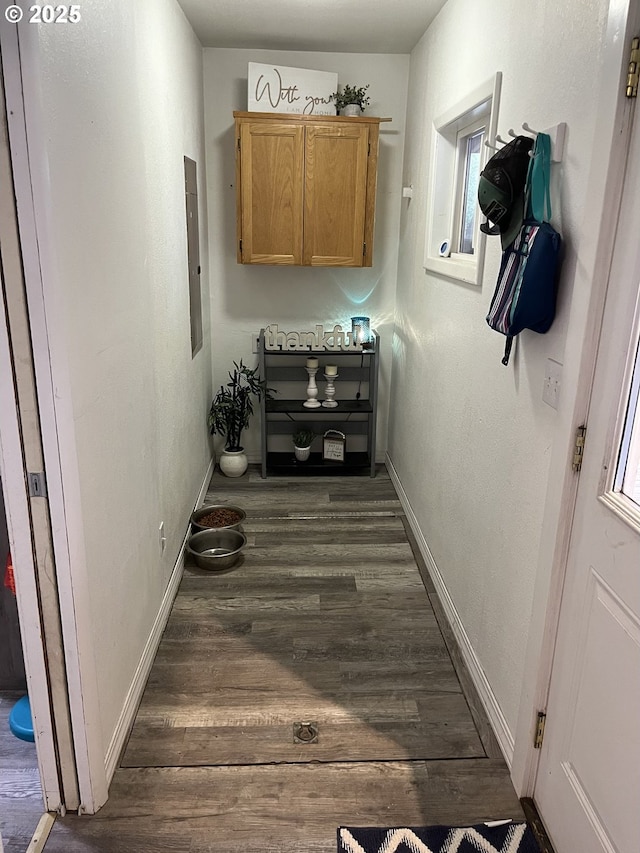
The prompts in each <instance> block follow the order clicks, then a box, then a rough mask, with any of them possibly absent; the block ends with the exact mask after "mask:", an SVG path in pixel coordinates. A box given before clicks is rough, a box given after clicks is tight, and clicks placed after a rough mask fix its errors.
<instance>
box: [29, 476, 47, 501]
mask: <svg viewBox="0 0 640 853" xmlns="http://www.w3.org/2000/svg"><path fill="white" fill-rule="evenodd" d="M27 477H28V480H29V495H30V496H31V497H32V498H46V496H47V480H46V478H45V476H44V474H34V473H32V472H31V471H30V472H29V473H28V475H27Z"/></svg>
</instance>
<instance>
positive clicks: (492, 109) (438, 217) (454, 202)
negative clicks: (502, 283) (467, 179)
mask: <svg viewBox="0 0 640 853" xmlns="http://www.w3.org/2000/svg"><path fill="white" fill-rule="evenodd" d="M501 85H502V73H501V72H499V71H498V72H496V74H495V75H494V76H493V77H491V78H490V79H489V80H487V81H485V82H484V83H483V84H482V85H480V86H478V87H477V88H476V89H474V90H473V91H472V92H470V93H469V94H468V95H467V96H466V97H465V98H463V99H462V100H460V101H458V103H457V104H455V105H454V106H453V107H451V109H449V110H447V112H446V113H443V114H442V115H440V116H438V117H437V118H436V119H435V121H434V123H433V140H432V145H431V164H430V182H429V199H428V215H427V228H426V238H425V251H424V268H425V269H426V270H428V271H429V272H432V273H436V274H438V275H441V276H444V277H446V278H450V279H453V280H456V281H462V282H464V283H465V284H472V285H480V284H482V270H483V268H484V255H485V244H486V235H485V234H483V233H482V232H481V231H480V230H479V226H480V221H481V214H480V211H479V210H478V216H477V217H476V227H477V228H478V234H477V237H476V240H475V249H476V251H475V252H474V254H472V255H470V254H466V253H464V254H463V253H460V252H457V251H455V249H457V248H458V243H459V234H458V233H457V232H458V231H459V230H460V229H459V225H458V223H459V217H460V213H459V210H460V207H461V203H462V199H461V196H462V192H463V187H464V181H463V180H462V179H461V176H460V172H461V170H462V169H463V168H464V163H465V160H466V148H464V147H463V145H462V144H461V143H462V140H463V139H465V138H466V137H467V136H470V135H471V134H472V133H474V132H475V130H476V129H478V128H479V127H482V126H484V127H485V128H486V130H485V140H488V141H490V142H491V141H493V140H494V139H495V136H496V130H497V125H498V106H499V102H500V89H501ZM483 149H484V151H483V154H482V166H483V167H484V164H485V163H486V161H487V159H488V158H489V156H490V153H491V152H490V151H489V149H488V148H487V146H486V145H483ZM452 241H453V242H452ZM444 242H447V243H448V245H449V248H453V249H454V251H452V252H451V253H450V254H449V256H448V257H446V256H443V255H442V254H441V251H440V250H441V246H442V244H443V243H444ZM445 254H446V253H445Z"/></svg>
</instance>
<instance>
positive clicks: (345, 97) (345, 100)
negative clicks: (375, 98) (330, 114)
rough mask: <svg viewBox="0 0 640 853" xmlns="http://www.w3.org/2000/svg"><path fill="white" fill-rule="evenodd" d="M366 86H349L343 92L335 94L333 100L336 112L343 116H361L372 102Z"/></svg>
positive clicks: (345, 86) (343, 88) (344, 87)
mask: <svg viewBox="0 0 640 853" xmlns="http://www.w3.org/2000/svg"><path fill="white" fill-rule="evenodd" d="M368 88H369V83H367V85H366V86H348V85H344V86H343V87H342V91H341V92H334V93H333V95H331V97H332V98H333V100H334V102H335V105H336V110H337V111H338V113H340V115H342V116H359V115H361V114H362V113H363V112H364V108H365V107H366V106H367V105H368V104H369V103H370V102H371V98H369V97H368V96H367V89H368Z"/></svg>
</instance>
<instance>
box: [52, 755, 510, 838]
mask: <svg viewBox="0 0 640 853" xmlns="http://www.w3.org/2000/svg"><path fill="white" fill-rule="evenodd" d="M501 818H502V819H506V818H512V819H518V820H521V819H522V811H521V808H520V804H519V802H518V800H517V798H516V796H515V793H514V792H513V789H512V788H511V785H510V782H509V777H508V772H507V770H506V767H505V766H504V763H503V762H500V761H492V760H489V759H468V760H459V761H444V762H443V761H429V762H423V761H415V762H366V763H347V764H342V763H335V764H306V765H299V764H293V765H286V764H285V765H275V766H270V765H263V766H256V767H223V768H217V767H216V768H212V767H203V768H191V767H188V768H187V767H183V768H169V769H167V768H151V769H149V768H144V769H133V768H132V769H124V768H123V769H120V770H119V771H118V773H117V774H116V777H115V779H114V782H113V785H112V789H111V798H110V800H109V801H108V802H107V804H106V806H105V807H104V809H102V811H100V812H99V813H98V814H97V815H95V816H92V817H77V816H72V815H69V816H67V817H65V818H62V819H59V820H57V821H56V824H55V826H54V828H53V830H52V833H51V836H50V838H49V841H48V842H47V848H46V849H47V853H89V851H91V853H94V851H97V850H99V851H100V853H116V851H118V853H122V851H134V850H135V851H136V853H152V851H153V853H157V851H167V853H187V851H188V853H276V851H277V853H300V851H301V850H304V851H305V853H308V851H312V853H335V850H336V828H337V827H338V826H339V825H344V824H346V825H360V826H366V825H383V826H393V825H398V824H401V825H410V826H411V825H413V826H416V825H424V824H436V823H444V824H460V823H462V824H465V823H478V822H480V821H483V820H489V819H501Z"/></svg>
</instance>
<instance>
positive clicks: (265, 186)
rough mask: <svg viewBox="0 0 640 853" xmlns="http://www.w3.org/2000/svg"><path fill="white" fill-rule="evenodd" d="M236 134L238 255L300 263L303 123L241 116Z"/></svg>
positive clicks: (258, 261)
mask: <svg viewBox="0 0 640 853" xmlns="http://www.w3.org/2000/svg"><path fill="white" fill-rule="evenodd" d="M239 139H240V155H239V162H240V176H239V179H240V180H239V184H240V187H241V203H240V217H241V222H240V227H239V232H240V238H241V240H242V248H241V250H240V249H239V252H238V255H239V260H241V262H242V263H245V264H301V263H302V215H303V213H302V193H303V179H302V169H303V164H304V128H303V127H301V126H300V125H295V124H287V123H286V122H268V123H267V122H243V123H241V124H240V137H239Z"/></svg>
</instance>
